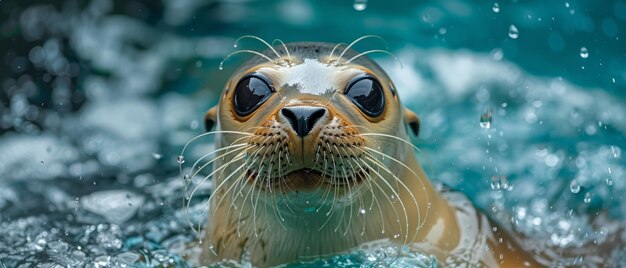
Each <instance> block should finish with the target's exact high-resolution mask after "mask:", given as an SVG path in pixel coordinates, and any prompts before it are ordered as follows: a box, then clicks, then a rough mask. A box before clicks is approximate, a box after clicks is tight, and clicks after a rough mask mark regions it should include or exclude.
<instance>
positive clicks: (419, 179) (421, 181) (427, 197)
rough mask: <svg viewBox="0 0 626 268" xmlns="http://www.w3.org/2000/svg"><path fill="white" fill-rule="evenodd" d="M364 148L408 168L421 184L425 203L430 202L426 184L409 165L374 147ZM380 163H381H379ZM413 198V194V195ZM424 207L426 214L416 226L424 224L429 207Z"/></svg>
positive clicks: (419, 226)
mask: <svg viewBox="0 0 626 268" xmlns="http://www.w3.org/2000/svg"><path fill="white" fill-rule="evenodd" d="M365 149H366V150H368V151H371V152H375V153H378V154H382V155H384V156H385V157H386V158H389V159H390V160H392V161H394V162H396V163H398V164H399V165H401V166H402V167H404V168H405V169H406V170H408V171H409V172H411V173H412V174H413V175H414V176H415V178H417V181H418V182H419V184H420V186H422V191H423V192H424V197H425V198H426V203H428V204H430V199H429V196H428V191H426V185H425V184H424V181H423V180H422V178H421V177H420V176H419V175H418V174H417V173H415V171H414V170H412V169H411V168H410V167H408V166H407V165H406V164H404V163H402V161H400V160H398V159H396V158H394V157H391V156H389V155H387V154H385V153H382V152H379V151H377V150H374V149H372V148H369V147H365ZM381 164H382V163H381ZM411 195H413V194H411ZM413 198H415V196H413ZM426 209H427V210H426V216H425V217H424V220H423V221H421V223H420V224H419V225H418V228H421V227H422V226H424V224H425V223H426V220H427V219H428V209H429V207H426Z"/></svg>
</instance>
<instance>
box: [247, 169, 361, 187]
mask: <svg viewBox="0 0 626 268" xmlns="http://www.w3.org/2000/svg"><path fill="white" fill-rule="evenodd" d="M368 175H369V170H368V169H365V170H359V171H357V172H354V173H352V174H347V175H343V174H342V175H338V174H335V175H334V176H333V175H332V174H326V173H323V172H322V171H319V170H316V169H311V168H302V169H298V170H294V171H291V172H289V173H287V174H286V175H283V176H267V175H265V176H259V175H258V173H257V172H255V171H253V170H248V171H247V173H246V176H247V178H248V182H249V183H251V184H252V185H253V186H255V187H261V188H265V189H267V188H270V189H276V188H282V189H283V190H299V189H300V190H301V189H316V188H320V187H324V186H325V187H342V188H343V187H354V186H356V185H359V184H361V183H362V182H363V181H364V180H365V179H366V178H367V177H368ZM259 182H261V183H259Z"/></svg>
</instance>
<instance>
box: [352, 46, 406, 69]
mask: <svg viewBox="0 0 626 268" xmlns="http://www.w3.org/2000/svg"><path fill="white" fill-rule="evenodd" d="M371 53H384V54H387V55H389V56H391V57H393V58H394V59H395V60H396V61H397V62H398V64H400V68H402V69H404V65H402V62H401V61H400V59H398V57H396V55H394V54H393V53H391V52H389V51H387V50H382V49H373V50H368V51H365V52H361V53H359V54H357V55H356V56H354V57H352V58H350V59H349V60H347V61H344V62H342V64H349V63H350V62H352V61H353V60H356V59H358V58H359V57H361V56H364V55H367V54H371Z"/></svg>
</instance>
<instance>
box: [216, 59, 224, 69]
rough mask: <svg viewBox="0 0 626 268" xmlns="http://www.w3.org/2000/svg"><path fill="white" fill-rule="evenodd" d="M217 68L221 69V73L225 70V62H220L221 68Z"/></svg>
mask: <svg viewBox="0 0 626 268" xmlns="http://www.w3.org/2000/svg"><path fill="white" fill-rule="evenodd" d="M217 68H218V69H220V71H221V70H224V62H223V61H222V62H220V66H219V67H217Z"/></svg>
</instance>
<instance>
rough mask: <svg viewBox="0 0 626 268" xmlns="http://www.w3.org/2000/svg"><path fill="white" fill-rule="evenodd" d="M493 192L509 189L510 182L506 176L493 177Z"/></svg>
mask: <svg viewBox="0 0 626 268" xmlns="http://www.w3.org/2000/svg"><path fill="white" fill-rule="evenodd" d="M490 185H491V190H501V189H507V188H509V181H508V179H507V177H506V176H492V177H491V184H490Z"/></svg>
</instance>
